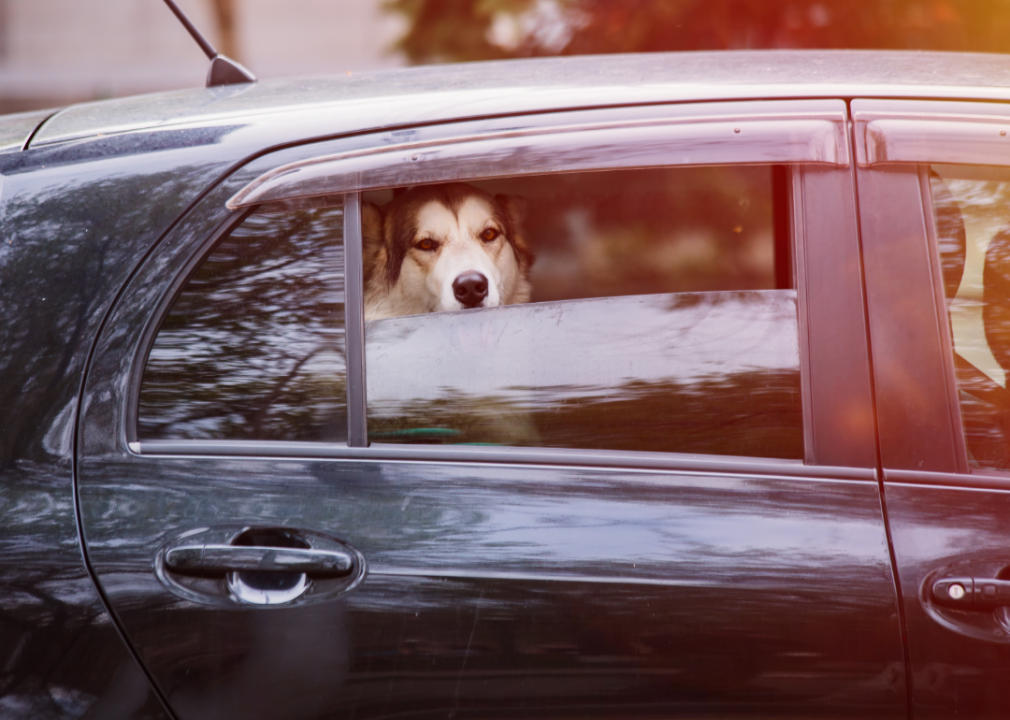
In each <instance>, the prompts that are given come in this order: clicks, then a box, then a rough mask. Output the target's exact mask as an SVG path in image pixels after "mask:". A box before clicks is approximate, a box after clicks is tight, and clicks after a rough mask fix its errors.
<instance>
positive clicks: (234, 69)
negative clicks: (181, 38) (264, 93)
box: [165, 0, 256, 87]
mask: <svg viewBox="0 0 1010 720" xmlns="http://www.w3.org/2000/svg"><path fill="white" fill-rule="evenodd" d="M165 4H166V5H168V8H169V10H171V11H172V12H173V13H175V16H176V17H177V18H179V22H181V23H182V24H183V27H185V28H186V30H188V31H189V34H190V35H192V36H193V39H194V40H196V44H197V45H199V46H200V49H201V50H203V52H204V53H205V54H206V55H207V57H208V58H209V59H210V69H209V70H208V71H207V87H217V86H218V85H237V84H239V83H250V82H256V76H255V75H253V74H252V73H251V72H249V70H247V69H246V68H244V67H242V66H241V65H240V64H239V63H237V62H235V61H234V60H232V59H231V58H230V57H227V56H225V55H222V54H221V53H219V52H218V51H217V50H215V49H214V46H213V45H211V44H210V43H209V42H207V38H205V37H204V36H203V35H202V34H200V31H199V30H197V29H196V26H195V25H194V24H193V23H191V22H190V20H189V18H188V17H186V14H185V13H183V11H182V10H181V9H180V8H179V6H178V5H176V4H175V0H165Z"/></svg>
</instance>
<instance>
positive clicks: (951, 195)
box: [930, 165, 1010, 470]
mask: <svg viewBox="0 0 1010 720" xmlns="http://www.w3.org/2000/svg"><path fill="white" fill-rule="evenodd" d="M930 188H931V191H932V199H933V216H934V222H935V228H936V237H937V243H938V248H939V256H940V261H941V268H942V277H943V285H944V295H945V300H946V303H947V308H948V315H949V322H950V332H951V338H952V341H953V352H954V369H955V376H956V378H957V388H958V399H959V403H960V408H961V421H962V425H963V430H964V438H965V446H966V450H967V453H968V461H969V465H970V466H971V467H975V468H996V469H1003V470H1008V469H1010V392H1008V390H1007V372H1008V371H1010V171H1008V170H1005V169H998V168H987V167H967V166H951V165H935V166H933V167H932V168H931V171H930Z"/></svg>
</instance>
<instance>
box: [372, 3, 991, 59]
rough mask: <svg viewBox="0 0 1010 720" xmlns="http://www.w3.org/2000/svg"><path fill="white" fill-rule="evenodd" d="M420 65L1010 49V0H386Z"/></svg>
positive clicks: (408, 53) (402, 45) (405, 45)
mask: <svg viewBox="0 0 1010 720" xmlns="http://www.w3.org/2000/svg"><path fill="white" fill-rule="evenodd" d="M385 7H386V8H387V9H388V10H391V11H393V12H396V13H399V14H402V15H403V16H405V17H406V18H407V20H408V24H409V29H408V31H407V33H406V34H405V35H404V36H403V38H401V40H400V41H399V43H398V45H397V49H399V50H401V51H403V52H404V54H405V55H406V56H407V58H408V59H409V60H410V61H411V62H413V63H429V62H446V61H462V60H491V59H498V58H511V57H534V56H543V55H586V54H598V53H617V52H658V51H664V50H731V49H764V48H855V49H915V50H959V51H974V52H1008V51H1010V0H387V2H386V5H385Z"/></svg>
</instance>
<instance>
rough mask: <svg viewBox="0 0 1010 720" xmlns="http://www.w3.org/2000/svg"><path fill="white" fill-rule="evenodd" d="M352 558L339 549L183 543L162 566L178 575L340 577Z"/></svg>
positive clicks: (344, 572)
mask: <svg viewBox="0 0 1010 720" xmlns="http://www.w3.org/2000/svg"><path fill="white" fill-rule="evenodd" d="M353 566H354V559H353V558H352V557H351V555H350V554H349V553H345V552H340V551H338V550H315V549H312V548H309V549H302V548H286V547H260V546H246V545H182V546H180V547H174V548H172V549H171V550H169V551H168V552H167V553H166V554H165V567H166V568H168V569H169V570H171V571H173V572H176V573H179V574H180V575H220V574H225V573H231V572H248V571H250V570H256V571H266V572H296V573H304V574H306V575H312V576H314V577H341V576H343V575H347V574H349V573H350V572H351V569H352V567H353Z"/></svg>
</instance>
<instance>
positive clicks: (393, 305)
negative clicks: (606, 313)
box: [361, 183, 533, 321]
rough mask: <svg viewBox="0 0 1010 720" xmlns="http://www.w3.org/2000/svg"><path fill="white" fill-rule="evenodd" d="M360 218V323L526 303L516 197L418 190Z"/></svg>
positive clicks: (446, 188) (526, 267)
mask: <svg viewBox="0 0 1010 720" xmlns="http://www.w3.org/2000/svg"><path fill="white" fill-rule="evenodd" d="M361 213H362V217H361V220H362V241H363V256H364V273H365V320H366V321H369V320H377V319H380V318H388V317H398V316H402V315H418V314H421V313H431V312H441V311H445V310H465V309H469V308H482V307H484V308H486V307H496V306H498V305H515V304H519V303H526V302H529V299H530V294H531V292H532V286H531V285H530V280H529V273H530V267H531V266H532V264H533V253H532V252H531V251H530V248H529V246H528V245H527V243H526V240H525V238H524V237H523V232H522V215H523V202H522V200H521V198H516V197H511V196H505V195H496V196H494V197H492V196H491V195H490V194H488V193H486V192H484V191H483V190H479V189H477V188H475V187H473V186H471V185H466V184H463V183H448V184H444V185H424V186H420V187H415V188H412V189H411V190H408V191H407V192H406V193H404V194H402V195H400V196H399V197H397V198H395V199H394V200H393V201H392V202H390V203H388V204H387V205H384V206H382V207H379V206H377V205H375V204H373V203H364V204H363V205H362V209H361Z"/></svg>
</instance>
